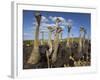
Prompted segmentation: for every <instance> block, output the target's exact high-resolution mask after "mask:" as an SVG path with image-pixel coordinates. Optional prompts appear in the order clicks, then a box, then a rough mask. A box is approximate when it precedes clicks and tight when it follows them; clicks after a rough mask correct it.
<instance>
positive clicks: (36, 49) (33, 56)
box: [27, 12, 41, 64]
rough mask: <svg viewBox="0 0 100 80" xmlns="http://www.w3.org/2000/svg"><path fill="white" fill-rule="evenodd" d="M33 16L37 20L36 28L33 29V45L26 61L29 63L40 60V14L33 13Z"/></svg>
mask: <svg viewBox="0 0 100 80" xmlns="http://www.w3.org/2000/svg"><path fill="white" fill-rule="evenodd" d="M35 18H36V22H37V26H36V30H35V40H34V47H33V50H32V53H31V55H30V57H29V59H28V61H27V63H29V64H36V63H38V62H39V60H40V53H39V28H40V22H41V14H40V12H36V13H35Z"/></svg>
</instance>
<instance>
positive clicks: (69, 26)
mask: <svg viewBox="0 0 100 80" xmlns="http://www.w3.org/2000/svg"><path fill="white" fill-rule="evenodd" d="M66 25H67V26H66V27H67V32H68V39H67V47H70V33H71V29H72V20H70V19H68V21H67V24H66Z"/></svg>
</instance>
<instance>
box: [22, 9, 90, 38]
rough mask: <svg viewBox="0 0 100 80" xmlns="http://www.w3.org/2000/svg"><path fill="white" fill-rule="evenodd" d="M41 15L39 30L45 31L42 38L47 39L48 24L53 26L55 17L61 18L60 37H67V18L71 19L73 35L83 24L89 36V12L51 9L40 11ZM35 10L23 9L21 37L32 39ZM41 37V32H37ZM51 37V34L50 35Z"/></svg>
mask: <svg viewBox="0 0 100 80" xmlns="http://www.w3.org/2000/svg"><path fill="white" fill-rule="evenodd" d="M40 13H41V15H42V19H41V25H40V32H41V31H45V33H44V38H45V39H48V33H47V32H48V29H47V27H48V26H55V20H56V18H57V17H59V18H60V19H61V21H62V22H61V23H60V24H59V26H60V27H62V28H63V32H62V33H63V35H62V38H63V39H64V38H67V34H68V33H67V28H66V23H67V21H68V20H71V21H72V29H71V34H73V37H79V35H80V33H79V29H80V26H84V28H85V29H86V30H87V35H88V36H89V37H90V36H91V14H89V13H70V12H51V11H40ZM34 15H35V11H33V10H23V39H24V40H33V39H34V35H35V27H36V20H35V17H34ZM39 38H40V39H41V38H42V37H41V33H40V34H39ZM52 38H53V36H52Z"/></svg>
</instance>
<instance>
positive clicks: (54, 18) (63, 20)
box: [49, 16, 66, 22]
mask: <svg viewBox="0 0 100 80" xmlns="http://www.w3.org/2000/svg"><path fill="white" fill-rule="evenodd" d="M57 18H59V19H60V20H61V21H62V22H65V21H66V20H65V19H64V18H63V17H56V16H55V17H53V16H49V19H51V20H52V21H54V22H55V21H56V19H57Z"/></svg>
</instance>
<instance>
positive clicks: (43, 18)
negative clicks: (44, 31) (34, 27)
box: [41, 16, 49, 22]
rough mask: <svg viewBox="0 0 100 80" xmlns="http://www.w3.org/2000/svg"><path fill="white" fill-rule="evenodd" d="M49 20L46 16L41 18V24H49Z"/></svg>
mask: <svg viewBox="0 0 100 80" xmlns="http://www.w3.org/2000/svg"><path fill="white" fill-rule="evenodd" d="M48 21H49V20H48V19H47V18H46V17H45V16H42V18H41V22H48Z"/></svg>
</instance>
